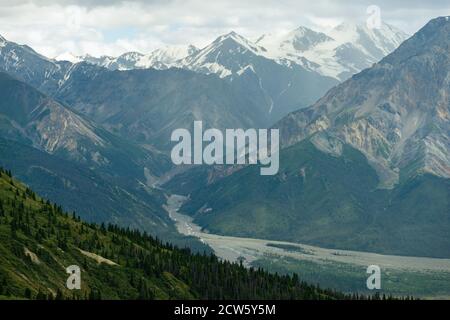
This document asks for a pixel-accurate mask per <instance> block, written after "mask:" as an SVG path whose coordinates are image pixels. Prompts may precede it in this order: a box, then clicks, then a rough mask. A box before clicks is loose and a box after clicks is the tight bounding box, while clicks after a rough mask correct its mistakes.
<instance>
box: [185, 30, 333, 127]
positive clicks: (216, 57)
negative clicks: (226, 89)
mask: <svg viewBox="0 0 450 320" xmlns="http://www.w3.org/2000/svg"><path fill="white" fill-rule="evenodd" d="M177 66H178V67H180V68H186V69H189V70H192V71H195V72H200V73H206V74H216V75H218V76H219V77H220V78H222V79H224V80H226V81H229V82H231V83H232V84H233V85H234V86H235V88H236V90H237V91H239V92H241V93H242V94H244V95H248V94H249V93H252V95H254V96H260V97H263V98H264V99H265V106H264V110H266V116H267V117H268V119H269V122H270V123H273V122H274V121H276V120H277V119H280V118H281V117H282V116H284V115H286V114H287V113H289V112H290V111H293V110H295V109H299V108H302V107H306V106H307V105H308V104H310V103H313V102H314V101H315V100H317V99H318V98H319V97H320V96H322V95H323V94H324V93H325V92H326V91H327V90H328V89H330V88H331V87H332V86H334V85H336V84H337V83H338V81H337V80H336V79H332V78H330V77H327V76H323V75H321V74H319V73H317V72H315V71H314V70H312V69H311V68H310V67H308V63H307V62H305V63H304V64H303V65H300V64H297V63H295V62H292V61H291V60H287V59H284V60H280V61H277V60H274V59H271V58H269V57H268V56H267V49H265V48H264V47H262V46H259V45H257V44H255V43H253V42H252V41H250V40H248V39H246V38H245V37H243V36H241V35H239V34H237V33H236V32H230V33H228V34H225V35H222V36H220V37H218V38H217V39H215V40H214V41H213V42H212V43H211V44H209V45H208V46H206V47H205V48H203V49H201V50H199V51H198V52H197V53H195V54H193V55H190V56H188V57H186V58H185V59H183V60H181V61H179V63H178V64H177Z"/></svg>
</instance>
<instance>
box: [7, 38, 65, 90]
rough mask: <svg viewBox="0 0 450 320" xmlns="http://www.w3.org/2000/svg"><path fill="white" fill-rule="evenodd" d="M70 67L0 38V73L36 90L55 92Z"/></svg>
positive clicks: (26, 47)
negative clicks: (6, 74) (4, 73)
mask: <svg viewBox="0 0 450 320" xmlns="http://www.w3.org/2000/svg"><path fill="white" fill-rule="evenodd" d="M71 65H72V63H70V62H56V61H54V60H51V59H48V58H46V57H44V56H42V55H40V54H39V53H37V52H36V51H34V50H33V49H31V48H30V47H28V46H26V45H19V44H16V43H14V42H10V41H7V40H6V39H5V38H3V37H1V36H0V71H4V72H7V73H8V74H10V75H13V76H14V77H16V78H18V79H20V80H23V81H25V82H26V83H28V84H31V85H32V86H34V87H36V88H46V89H47V90H55V89H56V88H57V87H58V82H59V81H61V80H62V79H64V75H65V73H66V72H67V70H68V69H69V68H70V67H71Z"/></svg>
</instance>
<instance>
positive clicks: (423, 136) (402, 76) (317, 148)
mask: <svg viewBox="0 0 450 320" xmlns="http://www.w3.org/2000/svg"><path fill="white" fill-rule="evenodd" d="M449 34H450V19H449V18H438V19H435V20H432V21H430V22H429V23H428V24H427V25H426V26H425V27H424V28H423V29H421V30H420V31H419V32H417V33H416V34H415V35H414V36H413V37H412V38H410V39H409V40H407V41H405V42H404V43H403V44H402V45H401V46H400V47H399V48H398V49H397V50H396V51H394V52H393V53H392V54H390V55H389V56H387V57H386V58H385V59H383V60H382V61H381V62H379V63H377V64H376V65H374V66H373V67H372V68H370V69H367V70H364V71H363V72H361V73H359V74H357V75H355V76H353V77H352V78H351V79H349V80H347V81H346V82H344V83H343V84H341V85H339V86H337V87H335V88H333V89H332V90H330V91H329V92H328V93H327V94H326V95H325V96H324V97H323V98H322V99H320V100H319V101H318V102H317V103H315V104H314V105H312V106H311V107H309V108H306V109H303V110H300V111H297V112H294V113H292V114H290V115H288V116H287V117H285V118H284V119H283V120H282V121H280V122H279V123H278V124H277V125H276V126H275V127H279V128H280V131H281V139H282V144H283V146H284V149H283V150H282V151H281V154H280V171H279V174H278V175H277V176H273V177H264V176H260V175H259V173H258V172H259V171H258V170H259V168H257V167H247V168H244V169H242V170H239V171H238V172H236V173H234V174H231V175H229V176H226V177H225V178H222V179H218V180H217V179H216V180H211V179H210V178H211V177H210V176H207V175H205V174H203V175H194V176H189V173H185V174H184V176H183V177H182V178H183V179H186V178H188V179H191V181H195V183H192V182H190V183H189V184H186V185H183V183H182V181H183V180H179V178H175V179H174V180H173V181H171V182H169V183H168V184H167V186H168V187H170V188H172V189H173V190H175V191H176V192H183V193H185V194H190V197H191V199H192V200H191V201H190V202H188V203H187V204H186V205H185V206H184V210H185V211H187V212H188V213H190V214H192V215H193V216H194V217H195V221H196V222H197V223H199V224H201V225H202V226H204V227H205V228H206V229H208V230H210V231H212V232H215V233H223V234H230V235H239V236H247V237H257V238H270V239H278V240H291V241H299V242H307V243H313V244H317V245H321V246H326V247H332V248H346V249H355V250H367V251H376V252H385V253H394V254H406V255H418V256H436V257H449V253H448V250H447V248H448V246H449V245H450V237H449V234H450V223H449V213H450V200H449V199H450V179H449V178H450V176H449V168H450V161H449V155H448V152H449V150H450V145H449V133H450V132H449V131H450V130H449V129H450V117H449V106H450V103H449V97H450V93H449V90H450V85H449V79H450V54H449V52H450V51H449V50H448V48H449V45H450V43H449V39H450V38H449V37H448V35H449ZM195 179H197V180H195ZM196 186H197V187H196Z"/></svg>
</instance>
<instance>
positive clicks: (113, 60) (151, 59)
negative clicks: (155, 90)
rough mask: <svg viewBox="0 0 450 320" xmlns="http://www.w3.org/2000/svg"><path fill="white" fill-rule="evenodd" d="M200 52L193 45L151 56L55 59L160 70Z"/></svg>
mask: <svg viewBox="0 0 450 320" xmlns="http://www.w3.org/2000/svg"><path fill="white" fill-rule="evenodd" d="M197 51H198V48H196V47H195V46H193V45H187V46H165V47H163V48H159V49H156V50H154V51H152V52H151V53H149V54H142V53H139V52H126V53H124V54H122V55H120V56H118V57H112V56H101V57H94V56H91V55H89V54H87V55H84V56H74V55H72V54H63V55H60V56H58V57H56V58H55V60H58V61H70V62H72V63H78V62H81V61H85V62H88V63H91V64H95V65H98V66H101V67H105V68H107V69H109V70H132V69H148V68H154V69H158V70H164V69H168V68H170V67H172V66H174V65H175V64H176V62H177V61H178V60H181V59H183V58H185V57H187V56H189V55H192V54H195V53H196V52H197Z"/></svg>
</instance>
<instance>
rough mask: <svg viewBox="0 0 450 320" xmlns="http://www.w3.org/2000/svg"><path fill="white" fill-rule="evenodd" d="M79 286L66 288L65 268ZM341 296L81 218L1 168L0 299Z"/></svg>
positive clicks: (327, 297)
mask: <svg viewBox="0 0 450 320" xmlns="http://www.w3.org/2000/svg"><path fill="white" fill-rule="evenodd" d="M70 265H78V266H79V267H80V268H81V280H82V284H81V290H75V291H70V290H68V289H66V287H65V285H66V280H67V278H68V276H69V275H68V274H67V273H66V267H68V266H70ZM19 298H21V299H22V298H23V299H67V298H68V299H198V298H202V299H344V298H350V296H346V295H343V294H340V293H337V292H335V291H331V290H322V289H319V288H318V287H316V286H310V285H307V284H306V283H304V282H301V281H299V279H298V277H297V276H296V275H293V276H280V275H276V274H269V273H267V272H266V271H263V270H262V269H246V268H245V267H243V266H242V265H238V264H232V263H229V262H222V261H220V260H219V259H218V258H217V257H215V256H213V255H207V254H203V255H202V254H192V253H191V252H190V251H189V250H187V249H178V248H175V247H173V246H171V245H169V244H162V243H161V242H160V241H159V240H158V239H155V238H152V237H151V236H149V235H147V234H145V233H144V234H143V233H141V232H139V231H134V230H130V229H124V228H120V227H118V226H115V225H104V224H102V225H100V226H99V225H95V224H89V223H86V222H82V221H81V219H80V218H79V217H78V216H77V215H76V214H75V213H72V214H67V213H64V212H63V210H62V209H61V207H60V206H57V205H56V204H52V203H50V202H49V201H46V200H44V199H42V198H40V197H39V196H37V195H36V194H35V193H34V192H33V191H32V190H31V189H29V188H28V187H26V186H25V185H23V184H21V183H20V182H19V181H17V180H16V179H14V178H12V176H11V173H10V172H9V171H5V170H3V169H2V170H0V299H19Z"/></svg>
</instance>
